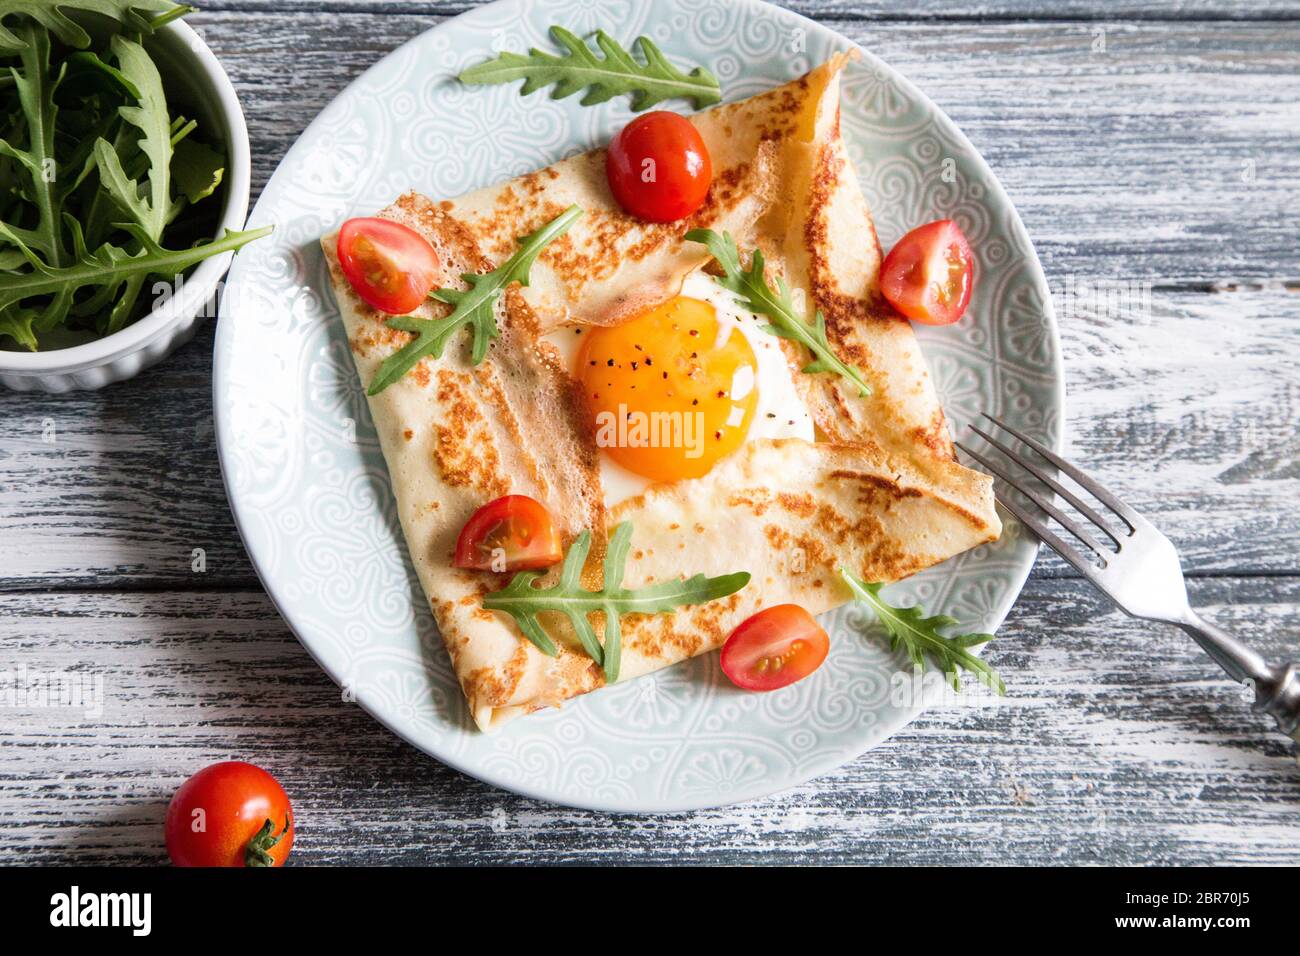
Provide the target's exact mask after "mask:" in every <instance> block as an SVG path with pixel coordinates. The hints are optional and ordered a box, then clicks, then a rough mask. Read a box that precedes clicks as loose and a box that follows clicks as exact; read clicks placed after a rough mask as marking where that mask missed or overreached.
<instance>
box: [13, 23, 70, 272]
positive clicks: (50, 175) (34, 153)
mask: <svg viewBox="0 0 1300 956" xmlns="http://www.w3.org/2000/svg"><path fill="white" fill-rule="evenodd" d="M0 29H2V28H0ZM19 34H20V36H21V38H22V41H23V47H22V53H21V63H22V69H21V70H18V69H14V68H10V72H11V74H12V76H13V80H14V86H15V88H16V89H17V91H18V100H19V103H20V105H21V107H22V112H23V115H24V116H25V117H26V119H27V148H26V149H19V148H18V147H17V146H14V145H12V144H10V143H9V142H7V141H4V140H0V154H3V155H6V156H8V157H10V158H11V159H14V160H16V161H17V162H18V163H19V165H21V166H22V168H23V169H24V170H25V171H26V173H27V179H28V182H29V186H28V194H29V196H30V198H31V202H32V205H34V206H35V207H36V214H37V222H36V225H35V226H34V227H33V228H32V229H30V230H24V231H23V232H22V233H21V235H22V237H23V240H24V242H25V244H26V245H28V246H31V247H32V248H34V249H36V250H38V251H39V252H40V253H41V254H42V255H44V256H45V257H46V258H47V259H49V260H50V262H51V263H52V264H54V265H56V266H61V265H63V260H64V256H65V255H66V249H65V247H64V244H63V240H62V237H61V235H60V232H59V224H60V222H59V221H60V218H61V216H62V206H61V202H60V197H59V192H58V190H57V188H56V185H55V184H56V183H57V182H58V180H59V164H58V160H57V159H56V158H55V156H54V140H55V128H54V122H55V117H56V116H57V115H58V107H57V106H56V105H55V103H54V93H55V90H57V89H58V86H59V82H60V80H62V78H63V69H62V68H60V69H59V70H58V71H57V72H55V71H53V70H51V68H50V37H49V34H47V33H46V32H45V31H44V30H41V29H40V28H39V27H37V26H35V25H34V24H31V23H24V24H22V26H21V27H20V29H19Z"/></svg>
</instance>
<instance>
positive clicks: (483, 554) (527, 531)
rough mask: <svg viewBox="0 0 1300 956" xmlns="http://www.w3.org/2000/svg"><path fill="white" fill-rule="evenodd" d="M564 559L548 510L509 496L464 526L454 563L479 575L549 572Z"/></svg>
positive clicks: (489, 505)
mask: <svg viewBox="0 0 1300 956" xmlns="http://www.w3.org/2000/svg"><path fill="white" fill-rule="evenodd" d="M562 557H564V552H563V550H562V549H561V548H560V534H559V532H558V531H556V530H555V522H553V521H552V520H551V513H550V512H549V511H547V510H546V506H545V505H544V504H542V503H541V502H539V501H535V500H533V499H532V498H529V497H528V496H527V495H506V496H505V497H504V498H498V499H496V501H489V502H488V503H487V504H485V505H484V506H483V507H482V508H479V509H478V511H476V512H474V514H472V515H471V516H470V519H469V520H468V521H466V522H465V527H464V528H462V529H461V532H460V537H459V538H458V539H457V541H456V560H455V561H454V562H453V563H454V564H455V566H456V567H458V568H473V569H475V570H478V571H526V570H530V569H534V568H549V567H550V566H551V565H553V564H558V563H559V561H560V559H561V558H562Z"/></svg>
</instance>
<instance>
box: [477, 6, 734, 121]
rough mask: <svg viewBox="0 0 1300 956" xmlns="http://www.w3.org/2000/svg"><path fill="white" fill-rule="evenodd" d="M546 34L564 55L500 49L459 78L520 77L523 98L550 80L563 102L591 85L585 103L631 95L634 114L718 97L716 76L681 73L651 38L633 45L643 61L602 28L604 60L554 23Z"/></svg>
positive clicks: (503, 80) (598, 37)
mask: <svg viewBox="0 0 1300 956" xmlns="http://www.w3.org/2000/svg"><path fill="white" fill-rule="evenodd" d="M550 33H551V39H553V40H554V41H555V42H556V44H557V45H558V46H561V47H563V48H564V49H566V50H567V51H568V53H567V54H560V55H559V56H557V55H555V54H553V53H546V52H544V51H542V50H538V49H537V48H535V47H534V48H533V49H531V50H529V51H528V54H527V55H523V54H519V53H502V54H501V55H500V56H497V57H494V58H493V59H491V60H487V61H485V62H483V63H478V64H476V65H474V66H471V67H470V68H469V69H467V70H465V71H464V72H462V73H461V74H460V76H459V77H458V79H459V80H460V81H461V82H462V83H467V84H470V85H475V86H477V85H485V84H491V83H509V82H511V81H512V80H523V81H524V85H523V87H522V89H520V91H519V92H520V94H521V95H522V96H527V95H528V94H529V93H533V92H535V91H537V90H539V89H541V88H542V87H546V86H550V85H552V84H554V85H555V89H554V90H552V91H551V99H553V100H562V99H564V98H565V97H566V96H572V95H573V94H574V93H576V92H578V90H581V89H583V88H584V87H589V88H590V89H588V90H587V95H586V96H584V97H583V98H582V105H583V106H593V105H595V104H596V103H604V102H605V101H606V100H608V99H611V98H612V97H615V96H618V95H620V94H622V93H630V94H631V95H632V109H633V110H634V111H635V112H640V111H641V110H644V109H648V108H649V107H651V106H654V105H655V104H656V103H659V102H662V101H663V100H668V99H673V98H676V97H680V98H682V99H688V100H691V101H692V103H694V105H695V108H696V109H697V110H698V109H703V108H704V107H706V106H711V105H712V104H714V103H717V102H720V101H721V99H722V94H721V92H720V91H719V88H718V80H717V78H716V77H715V76H714V75H713V74H712V73H710V72H709V71H708V70H706V69H704V68H703V67H698V66H697V67H696V68H695V69H693V70H691V72H690V73H689V74H687V73H683V72H682V71H681V70H679V69H677V67H675V66H673V65H672V64H671V63H669V62H668V60H667V58H666V57H665V56H664V55H663V53H661V52H660V50H659V48H658V47H657V46H655V44H654V42H653V41H652V40H651V39H650V38H649V37H637V39H636V48H637V50H638V52H640V54H641V56H642V58H643V59H644V60H645V63H644V65H643V64H641V63H638V62H637V61H636V59H635V58H634V57H633V56H632V55H631V54H630V53H628V51H627V50H625V49H624V48H623V47H622V46H620V45H619V43H618V41H617V40H615V39H614V38H613V37H611V36H610V35H609V34H608V33H606V32H605V31H604V30H597V31H596V45H597V46H598V47H599V48H600V51H601V52H602V53H604V54H605V56H604V59H602V58H600V57H599V56H597V55H596V54H595V53H594V52H592V50H591V49H590V47H588V46H587V43H586V41H584V40H582V39H581V38H579V37H578V36H576V35H575V34H573V33H570V32H569V31H568V30H566V29H564V27H561V26H553V27H551V30H550Z"/></svg>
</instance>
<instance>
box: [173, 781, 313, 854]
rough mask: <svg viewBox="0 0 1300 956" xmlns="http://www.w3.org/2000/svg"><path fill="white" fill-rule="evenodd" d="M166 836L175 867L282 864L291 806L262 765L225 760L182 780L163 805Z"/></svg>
mask: <svg viewBox="0 0 1300 956" xmlns="http://www.w3.org/2000/svg"><path fill="white" fill-rule="evenodd" d="M166 837H167V853H168V855H169V856H170V857H171V858H172V862H173V863H175V864H176V865H177V866H283V865H284V861H285V859H286V858H287V857H288V856H289V850H290V849H292V847H293V809H292V808H291V807H290V806H289V797H288V796H287V795H286V794H285V792H284V788H283V787H281V786H280V784H279V782H278V781H277V780H276V779H275V778H274V777H273V776H271V775H270V774H269V773H267V772H266V771H265V770H263V769H262V768H261V767H255V766H253V765H252V764H251V763H244V762H243V761H241V760H227V761H225V762H224V763H214V764H213V765H212V766H210V767H204V768H203V769H202V770H200V771H199V772H198V773H196V774H195V775H194V776H192V777H190V779H188V780H186V781H185V782H184V783H183V784H181V786H180V789H179V790H177V791H176V795H175V796H174V797H172V802H171V805H170V806H168V807H167V824H166Z"/></svg>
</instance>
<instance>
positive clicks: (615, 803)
mask: <svg viewBox="0 0 1300 956" xmlns="http://www.w3.org/2000/svg"><path fill="white" fill-rule="evenodd" d="M724 2H725V4H726V5H727V6H730V7H733V8H738V9H739V10H740V11H741V13H742V16H753V15H755V13H756V12H757V11H759V10H760V9H761V8H772V7H774V8H775V9H777V10H778V11H780V13H781V14H782V15H784V16H786V17H791V18H793V20H794V21H795V22H796V23H797V24H798V25H801V26H804V27H805V28H806V29H809V30H810V31H812V32H817V33H823V34H829V35H830V36H831V37H833V38H834V39H835V40H836V41H838V42H840V43H846V44H849V45H850V46H851V47H853V48H854V49H856V50H857V51H858V52H859V54H860V55H861V56H862V57H863V58H864V60H865V61H866V62H868V63H874V64H877V65H879V66H880V67H882V68H883V69H884V70H885V71H887V73H888V74H889V75H890V77H891V78H892V79H893V80H894V81H896V82H897V83H898V84H899V86H900V87H901V88H902V89H903V90H904V91H905V92H906V93H907V94H908V95H909V96H910V97H914V98H915V99H916V100H917V101H918V102H919V103H920V104H922V105H923V106H924V107H925V108H926V110H927V112H928V113H929V114H930V115H932V116H934V117H936V118H938V119H939V121H940V123H941V125H943V126H945V132H946V133H948V134H950V135H952V136H953V137H954V138H955V139H956V141H957V142H958V143H959V144H960V145H962V146H963V147H964V148H965V149H966V150H967V153H968V156H969V157H970V159H971V160H972V161H973V162H974V163H975V164H976V168H977V169H978V170H979V171H980V172H981V173H983V174H984V175H985V177H986V179H987V182H988V183H989V188H990V193H991V195H988V196H987V198H986V199H985V203H986V204H990V205H993V204H994V203H990V202H989V200H997V201H998V203H1000V204H1001V206H1002V208H1004V209H1005V210H1007V211H1008V212H1009V213H1010V216H1009V217H1008V219H1007V222H1008V225H1009V228H1010V231H1011V232H1012V234H1013V235H1016V236H1017V237H1018V238H1020V239H1021V240H1022V243H1021V244H1022V246H1023V248H1024V249H1025V250H1027V253H1028V256H1027V259H1026V264H1027V265H1030V266H1031V267H1032V268H1031V272H1032V277H1033V279H1032V281H1033V285H1035V286H1037V287H1038V289H1039V291H1040V292H1041V293H1043V295H1042V318H1043V322H1044V324H1045V326H1046V329H1047V331H1048V332H1049V333H1050V336H1051V340H1052V343H1053V346H1054V348H1053V349H1052V350H1051V363H1050V367H1049V368H1046V369H1045V370H1046V371H1047V372H1048V373H1049V375H1050V378H1051V392H1052V395H1053V400H1054V403H1055V411H1056V415H1057V419H1058V422H1057V425H1058V427H1057V429H1056V438H1055V443H1054V447H1055V449H1056V450H1057V451H1058V452H1060V451H1062V450H1063V449H1064V446H1065V434H1066V390H1065V369H1064V355H1063V353H1062V348H1061V336H1060V326H1059V324H1058V322H1057V319H1056V312H1055V307H1054V305H1053V301H1052V295H1051V287H1050V283H1049V282H1048V280H1047V274H1046V272H1045V271H1044V269H1043V265H1042V261H1041V259H1040V257H1039V255H1038V250H1037V249H1036V248H1035V246H1034V244H1033V240H1032V237H1031V236H1030V235H1029V231H1028V229H1026V228H1025V224H1024V221H1023V220H1022V219H1021V216H1020V211H1019V210H1018V209H1017V208H1016V206H1015V203H1013V202H1012V200H1011V197H1010V195H1009V194H1008V193H1007V191H1006V187H1005V186H1004V185H1003V184H1002V181H1001V180H1000V179H999V178H998V176H997V175H996V174H995V173H994V171H993V168H992V167H991V166H990V165H989V164H988V161H987V160H986V159H985V158H984V155H983V154H982V153H981V152H980V151H979V150H978V149H976V148H975V146H974V144H973V143H972V142H971V141H970V138H969V137H968V136H967V135H966V133H965V131H964V130H962V129H961V127H959V126H958V125H957V123H956V122H955V121H954V120H953V119H952V118H951V117H950V116H949V115H948V114H947V113H946V112H945V111H944V110H943V109H942V108H941V107H940V106H939V105H938V104H937V103H935V102H934V101H933V100H932V99H931V98H930V97H929V96H928V95H927V94H926V93H925V92H924V91H923V90H922V89H920V87H918V86H917V85H916V84H915V83H914V82H913V81H912V80H911V79H910V78H909V77H908V76H907V75H906V74H904V73H903V72H902V71H901V70H899V69H898V68H896V67H894V66H891V65H890V64H889V63H887V62H886V61H884V60H882V59H881V58H880V57H878V56H876V55H875V54H874V53H872V52H871V51H870V50H867V49H866V48H865V47H863V46H862V44H860V43H858V42H857V41H856V40H852V39H850V38H848V37H846V36H844V35H843V34H842V33H840V32H839V31H837V30H834V29H832V28H831V27H828V26H825V25H824V24H821V23H818V22H817V21H815V20H812V19H810V18H808V17H806V16H804V15H803V14H801V13H797V12H795V11H793V10H789V9H788V8H785V7H782V6H780V5H779V4H772V3H767V2H765V0H724ZM526 3H527V0H492V2H491V3H487V4H484V5H482V6H479V7H475V8H473V9H471V10H466V11H464V12H462V13H459V14H457V15H456V16H453V17H448V18H447V19H446V20H444V21H442V22H441V23H437V24H434V25H433V26H431V27H429V28H428V29H427V30H423V31H421V32H420V33H417V34H416V35H415V36H412V37H411V38H409V39H408V40H406V41H404V42H403V43H401V44H399V45H398V46H396V47H394V48H393V49H392V50H390V51H388V52H387V53H385V54H384V55H383V56H382V57H380V58H379V59H378V60H376V61H375V62H374V63H372V64H371V65H370V66H368V67H367V68H366V69H365V70H363V71H362V72H361V73H360V74H358V75H357V76H356V77H354V78H353V79H352V80H351V81H350V82H349V83H348V84H347V86H345V87H344V88H343V89H342V90H340V91H339V92H338V93H337V94H335V96H334V97H333V98H331V100H330V101H329V103H327V104H325V106H324V107H322V108H321V110H320V112H318V113H317V114H316V116H315V117H313V118H312V120H311V122H309V123H308V124H307V125H306V126H304V127H303V129H302V130H301V131H300V132H299V134H298V136H297V137H296V138H295V139H294V142H293V144H291V145H290V147H289V148H288V149H287V150H286V151H285V153H284V155H283V156H281V157H280V161H279V162H278V163H277V164H276V168H275V169H274V170H273V171H272V173H271V175H270V177H268V179H267V181H266V184H265V185H263V187H262V189H261V191H260V192H259V194H258V199H257V202H256V203H255V204H254V205H253V208H252V210H251V211H250V213H249V217H248V219H249V221H251V220H252V219H253V218H254V217H255V216H256V215H257V213H258V211H259V210H260V209H261V206H262V202H263V199H264V196H265V194H266V191H267V188H268V187H269V186H270V184H271V182H272V181H273V180H274V179H275V176H276V175H277V174H278V173H279V171H280V168H281V166H283V164H284V162H285V160H286V159H287V158H288V156H289V154H290V153H291V152H292V151H293V150H294V148H295V147H296V146H297V145H298V143H299V141H301V140H302V138H303V137H305V136H306V135H307V134H308V133H309V132H311V131H312V130H313V129H314V128H315V127H316V126H317V124H319V123H321V122H322V120H323V118H324V117H325V115H326V114H327V113H328V112H329V111H330V108H331V107H332V106H333V104H334V103H336V102H338V101H339V100H341V99H343V98H345V97H347V96H349V95H353V94H354V90H356V89H357V88H359V87H360V86H361V85H362V84H363V83H364V82H365V81H366V80H367V78H368V77H369V76H370V75H371V74H372V73H374V72H375V71H377V70H379V69H380V68H381V67H382V66H383V65H384V64H386V63H387V62H388V61H389V60H390V59H393V58H395V57H397V56H400V55H402V54H403V53H404V51H405V50H406V49H407V48H408V47H410V46H412V45H414V44H417V43H420V42H422V41H424V40H425V38H426V37H428V36H429V35H430V34H434V33H437V32H438V31H440V30H443V29H445V28H452V27H454V25H455V24H457V23H459V22H463V21H464V20H465V19H476V18H479V17H484V18H486V17H493V16H500V11H501V9H502V8H506V7H515V6H520V5H526ZM794 78H795V77H792V78H791V79H794ZM539 92H540V91H539ZM533 95H534V96H536V95H537V94H533ZM726 102H730V101H726ZM228 286H229V283H228ZM226 291H229V288H227V290H226ZM233 298H234V300H235V301H238V299H239V298H240V297H239V296H238V295H235V296H233ZM234 321H235V317H234V316H233V315H231V316H229V318H228V317H227V311H226V304H225V299H224V297H223V300H222V303H221V305H220V308H219V310H218V314H217V323H216V329H215V334H214V337H213V369H212V402H213V419H214V426H215V427H214V434H215V437H216V444H217V458H218V461H219V463H220V468H221V480H222V486H223V488H224V489H225V492H226V501H227V504H228V506H229V508H230V512H231V516H232V518H233V519H234V523H235V527H236V530H237V531H238V532H239V536H240V542H241V544H242V545H243V547H244V552H245V554H246V555H247V556H248V560H249V563H250V564H251V565H252V567H253V570H254V573H255V574H256V575H257V579H258V582H259V583H260V584H261V585H262V589H263V590H264V591H265V592H266V595H267V597H268V598H269V599H270V601H271V604H272V606H273V607H274V608H275V610H276V613H277V614H279V615H280V618H281V620H282V621H283V622H284V623H285V625H286V626H287V627H288V628H289V630H290V631H291V632H292V633H293V635H294V637H295V639H296V640H297V641H298V643H299V644H301V645H302V647H303V648H304V649H305V650H306V651H307V653H308V655H309V656H310V657H311V658H312V660H313V661H315V663H316V665H317V666H318V667H320V668H321V670H322V671H324V672H325V674H326V675H327V676H328V677H329V678H330V680H332V681H333V682H334V683H335V684H336V685H338V686H339V687H340V688H342V687H343V686H345V683H346V681H345V678H344V675H342V674H340V673H337V672H336V669H335V668H332V667H330V666H329V665H328V664H327V663H326V662H325V661H324V659H323V658H322V656H321V654H320V653H318V652H317V650H316V649H315V648H313V647H312V643H311V642H310V641H308V640H306V639H305V638H304V637H303V635H302V633H301V632H300V629H299V627H298V626H296V625H295V622H294V620H293V618H292V617H291V616H290V615H289V614H288V613H287V612H286V608H285V606H284V604H283V602H282V600H281V599H280V598H279V597H278V596H277V594H276V591H275V589H274V588H273V587H272V586H271V579H270V578H269V576H268V574H267V573H266V572H265V571H264V569H263V567H262V562H260V561H259V559H258V557H257V556H256V554H255V553H254V551H253V549H251V548H250V547H249V534H248V532H247V530H246V527H245V521H244V519H243V518H242V517H241V514H240V510H239V508H238V507H237V506H236V500H237V499H236V497H235V495H233V494H232V488H231V480H230V467H229V464H228V461H227V455H228V454H229V452H228V451H227V447H228V445H229V444H230V443H231V441H232V440H233V439H232V437H231V434H230V429H231V424H230V421H229V416H228V415H227V414H224V413H223V408H225V403H223V402H222V401H221V393H220V389H221V383H222V381H223V375H222V372H223V368H224V365H225V360H224V359H223V356H222V349H221V340H222V335H223V329H225V328H227V327H228V324H232V323H233V322H234ZM922 352H923V353H924V346H922ZM945 417H947V412H946V410H945ZM401 545H402V551H403V559H404V561H407V562H408V563H409V555H408V554H407V553H406V544H405V541H404V540H403V541H402V542H401ZM1041 552H1042V545H1041V543H1039V544H1038V545H1037V546H1036V547H1035V548H1034V550H1033V552H1032V554H1030V555H1029V556H1028V558H1027V560H1025V561H1024V562H1023V565H1022V566H1020V567H1017V568H1015V570H1013V571H1010V572H1009V577H1008V580H1009V581H1010V583H1011V586H1009V587H1008V588H1007V590H1006V595H1005V597H1004V598H1003V599H1002V600H1001V601H1000V602H999V603H998V605H997V607H996V608H995V610H994V612H993V614H992V615H991V618H992V620H993V623H992V625H991V628H990V629H991V631H992V632H993V633H995V634H996V633H997V630H998V629H999V628H1000V627H1001V626H1002V624H1003V623H1004V622H1005V621H1006V617H1007V615H1008V614H1009V613H1010V611H1011V608H1012V607H1014V606H1015V603H1016V601H1018V600H1019V598H1020V595H1021V593H1022V592H1023V590H1024V586H1025V582H1026V581H1027V580H1028V579H1029V575H1030V574H1031V573H1032V571H1033V568H1034V566H1035V565H1036V564H1037V562H1038V558H1039V556H1040V555H1041ZM350 703H354V704H356V705H357V706H359V707H361V709H362V710H364V711H365V712H366V714H367V715H369V716H370V717H371V718H372V719H373V720H375V721H376V722H377V723H379V724H380V725H381V726H383V727H385V728H386V729H388V730H389V731H390V732H391V733H393V734H395V735H396V736H397V737H399V738H400V739H402V740H403V741H404V742H406V743H407V744H409V745H411V746H412V747H414V748H415V749H416V750H418V751H420V752H421V753H423V754H425V755H426V756H429V757H432V758H433V759H435V760H437V761H439V762H440V763H442V764H445V765H446V766H448V767H451V768H452V769H453V770H455V771H457V772H459V773H463V774H465V775H466V776H468V777H472V778H474V779H476V780H479V781H482V782H483V783H485V784H487V785H489V786H492V787H495V788H498V789H501V790H504V791H507V792H509V793H514V794H518V795H520V796H523V797H526V798H528V799H532V800H538V801H543V802H546V803H550V804H554V805H557V806H568V807H574V808H577V809H581V810H591V811H597V812H603V813H617V814H649V813H684V812H691V811H696V810H708V809H716V808H720V807H724V806H732V805H735V804H738V803H746V802H752V801H755V800H760V799H763V798H766V797H770V796H773V795H775V794H779V793H784V792H787V791H789V790H791V789H793V788H795V787H798V786H803V785H806V784H807V783H808V782H810V781H812V780H815V779H816V778H818V777H820V776H822V775H824V774H826V773H829V772H831V771H833V770H835V769H837V768H839V767H842V766H845V765H847V764H848V763H850V762H852V761H854V760H857V759H859V758H861V757H862V755H863V754H865V753H867V752H868V751H870V750H872V749H874V748H876V747H878V746H880V744H882V743H884V742H885V741H886V740H888V739H889V738H890V737H892V736H893V735H894V734H896V733H897V732H898V731H899V730H901V729H902V728H903V727H906V726H907V725H908V724H910V723H912V721H914V720H915V719H916V718H917V717H918V716H920V714H921V713H923V712H924V711H925V710H926V707H925V706H924V705H921V704H918V705H914V706H913V707H911V708H910V709H909V710H907V711H900V712H898V713H896V714H895V715H894V716H892V717H891V719H889V720H886V721H882V722H881V723H879V724H877V725H876V726H877V728H878V730H879V731H880V733H879V738H878V739H877V740H876V741H875V742H873V743H869V744H868V745H867V746H866V747H865V748H864V749H863V750H861V751H858V752H857V753H855V754H845V753H841V752H837V753H835V754H832V755H828V756H827V757H826V758H825V759H824V760H821V761H817V762H815V763H812V764H809V765H807V766H806V767H804V768H802V769H801V770H800V771H799V772H798V774H797V775H796V776H795V778H794V779H790V780H784V781H782V782H780V783H778V784H776V785H775V786H773V785H772V784H771V783H769V782H768V781H767V780H766V778H765V779H764V780H763V781H762V782H760V783H759V784H757V785H755V786H751V787H747V788H744V789H741V790H739V791H738V792H735V793H730V794H726V795H719V794H712V793H711V794H710V795H709V796H707V797H698V796H697V797H695V798H693V799H687V798H682V799H677V800H671V799H668V800H665V799H658V800H653V801H643V800H637V799H632V800H602V799H582V798H580V797H575V796H573V795H571V794H567V793H566V794H559V793H557V792H555V790H554V788H548V787H547V786H545V785H536V786H531V785H529V784H528V783H527V782H521V781H518V780H513V779H506V778H505V777H504V776H503V775H502V774H500V773H497V772H493V771H492V770H491V769H490V768H486V767H482V766H478V765H472V764H471V762H470V761H467V760H462V759H461V758H460V757H459V755H456V754H442V753H437V752H435V751H434V750H433V749H431V747H429V746H427V745H426V744H425V743H423V742H421V741H419V740H417V739H416V737H415V735H414V734H413V733H412V732H410V731H408V730H407V729H406V728H404V727H403V726H401V725H400V724H399V723H398V722H397V720H396V719H391V720H390V719H389V718H388V717H386V716H385V715H384V714H383V713H382V712H381V711H380V710H379V709H378V708H375V707H371V706H370V705H369V704H367V703H366V702H365V701H364V700H363V698H362V695H361V694H360V693H356V695H355V698H354V699H353V700H352V701H350Z"/></svg>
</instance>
